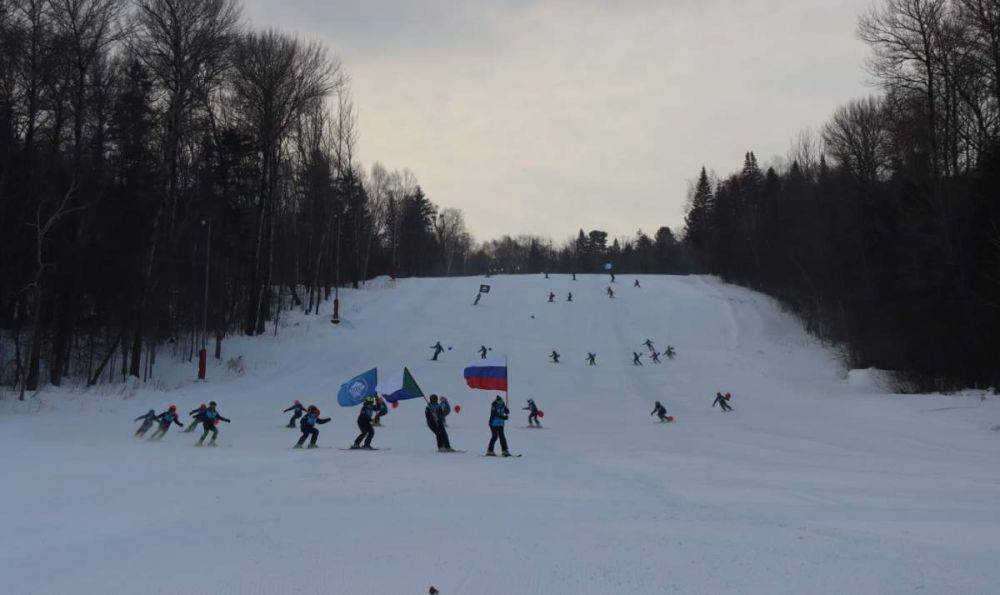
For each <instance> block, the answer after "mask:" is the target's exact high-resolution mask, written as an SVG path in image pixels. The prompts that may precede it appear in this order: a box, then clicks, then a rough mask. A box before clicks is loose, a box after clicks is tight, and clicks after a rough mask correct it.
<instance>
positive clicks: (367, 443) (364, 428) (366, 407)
mask: <svg viewBox="0 0 1000 595" xmlns="http://www.w3.org/2000/svg"><path fill="white" fill-rule="evenodd" d="M373 415H375V397H365V400H364V403H362V404H361V412H360V413H358V429H360V430H361V433H360V434H358V437H357V438H355V439H354V446H352V447H351V448H352V449H358V448H364V449H366V450H372V438H374V437H375V428H374V427H372V416H373ZM362 441H364V445H363V446H362V444H361V442H362Z"/></svg>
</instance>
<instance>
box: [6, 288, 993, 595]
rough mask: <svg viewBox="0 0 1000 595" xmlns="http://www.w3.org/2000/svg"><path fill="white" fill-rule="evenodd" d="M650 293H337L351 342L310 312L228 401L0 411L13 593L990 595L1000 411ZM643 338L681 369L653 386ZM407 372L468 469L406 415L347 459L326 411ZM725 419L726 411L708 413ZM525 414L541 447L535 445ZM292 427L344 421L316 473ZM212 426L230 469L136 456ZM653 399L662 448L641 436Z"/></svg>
mask: <svg viewBox="0 0 1000 595" xmlns="http://www.w3.org/2000/svg"><path fill="white" fill-rule="evenodd" d="M639 278H640V280H641V283H642V287H641V288H634V287H632V280H633V277H626V276H619V278H618V283H617V284H616V286H615V291H616V297H615V298H614V299H609V298H608V297H607V296H606V294H605V288H606V287H607V285H608V279H607V277H606V276H596V275H595V276H587V275H581V276H580V277H579V280H578V281H575V282H574V281H572V280H571V278H570V277H569V276H568V275H552V276H551V278H550V279H544V278H542V276H540V275H539V276H500V277H493V278H490V279H483V278H451V279H408V280H401V281H398V282H390V281H387V280H376V281H375V282H372V283H369V285H368V288H367V289H362V290H342V291H341V299H342V302H343V303H342V310H341V312H342V315H343V317H344V323H343V324H341V325H337V326H335V325H332V324H330V319H329V315H330V312H329V304H325V305H324V308H323V310H322V311H321V314H320V315H309V316H307V315H304V314H302V313H287V314H284V315H283V317H282V322H281V327H280V328H279V329H278V333H277V335H276V336H275V335H274V334H273V330H274V329H273V328H270V327H269V329H268V333H267V335H265V336H262V337H258V338H234V339H231V340H229V341H227V342H226V344H225V346H224V347H225V353H224V361H225V360H228V359H230V358H236V357H238V356H242V357H243V365H244V366H245V373H243V374H237V373H235V372H232V371H229V370H228V368H227V366H226V365H225V364H224V363H223V362H214V361H213V363H212V365H211V366H210V369H209V380H208V382H203V383H198V382H192V381H191V380H189V378H190V377H192V376H193V375H194V372H195V368H194V364H193V363H188V362H186V361H178V362H174V363H169V362H166V361H165V360H167V359H168V357H167V354H161V361H160V363H159V364H158V366H159V367H158V370H157V381H156V384H157V388H154V387H152V386H150V387H139V388H135V389H132V388H128V387H127V386H126V387H125V388H122V386H123V385H119V386H116V387H106V388H104V389H102V390H90V391H84V390H72V389H61V390H54V389H50V390H47V391H43V392H42V393H41V394H39V395H38V396H37V397H36V398H35V399H34V400H33V401H32V402H31V404H30V405H29V406H17V405H15V404H11V403H9V402H0V449H2V452H3V453H4V456H3V457H2V459H0V477H3V479H4V481H3V487H2V489H0V529H2V531H0V577H2V578H0V581H2V585H3V587H2V589H0V590H2V591H3V592H7V593H15V594H42V593H45V594H49V593H84V594H90V593H94V594H104V593H141V594H143V595H150V594H155V593H178V592H182V593H190V594H201V593H225V594H228V593H299V592H316V593H351V594H356V593H426V592H427V588H428V586H429V585H434V586H436V587H437V588H438V589H440V590H441V593H443V594H452V593H472V594H501V593H503V594H508V593H528V594H535V593H538V594H542V593H545V594H551V593H595V594H596V593H602V594H603V593H674V592H676V593H802V592H806V593H912V592H915V591H916V592H920V593H991V592H994V593H995V592H996V588H997V587H996V586H997V585H998V584H1000V566H998V565H997V564H996V559H997V557H998V555H1000V507H998V506H997V503H998V502H1000V465H997V463H996V455H997V451H998V448H1000V431H995V430H994V428H995V427H996V426H998V425H1000V401H998V400H997V399H996V398H994V397H989V398H986V399H985V400H982V401H981V400H980V397H979V395H978V394H976V395H973V394H963V395H952V396H941V395H909V396H902V395H887V394H879V392H878V391H877V390H874V389H871V388H866V387H863V386H862V387H858V386H852V385H851V384H849V383H848V382H847V381H846V380H845V376H846V371H845V370H844V369H843V368H842V367H841V366H840V365H839V364H838V361H837V358H836V357H835V354H834V353H833V352H832V351H831V350H829V349H827V348H825V347H824V346H822V345H820V344H818V343H817V342H816V341H814V340H813V339H811V338H810V337H808V336H807V335H806V334H805V332H804V331H803V330H802V328H801V326H800V325H799V324H798V323H797V322H796V321H795V320H794V319H793V318H791V317H790V316H788V315H787V314H785V313H783V312H782V311H781V310H780V308H778V307H777V305H776V304H775V303H774V302H773V301H772V300H770V299H769V298H767V297H765V296H762V295H760V294H757V293H754V292H752V291H749V290H746V289H743V288H739V287H734V286H730V285H726V284H724V283H721V282H720V281H718V280H716V279H714V278H704V277H693V276H692V277H669V276H643V277H639ZM481 283H487V284H489V285H491V291H490V293H488V294H486V295H484V297H483V299H482V301H481V303H480V304H479V305H478V306H472V301H473V299H474V297H475V295H476V292H477V291H478V288H479V285H480V284H481ZM550 291H551V292H554V293H555V294H556V296H557V300H556V301H555V302H554V303H548V302H547V296H548V294H549V292H550ZM570 291H572V292H573V302H571V303H570V302H567V301H566V296H567V293H568V292H570ZM646 339H651V340H652V341H654V342H655V345H656V348H657V349H658V350H660V351H662V350H663V349H665V348H666V347H667V346H668V345H672V346H673V347H674V348H675V349H676V350H677V357H676V358H675V359H674V360H667V359H666V358H665V357H664V358H663V363H662V364H660V365H657V364H655V363H652V362H651V361H650V359H649V357H648V350H647V349H646V348H645V347H644V346H643V345H642V343H643V342H644V341H645V340H646ZM436 341H441V343H442V345H444V346H445V348H446V351H445V352H444V353H443V354H442V355H441V357H440V361H437V362H432V361H430V356H431V353H432V352H431V349H430V348H429V346H431V345H433V344H434V343H435V342H436ZM480 345H487V346H488V347H491V348H492V350H493V351H492V352H491V356H492V357H504V356H507V357H508V358H509V362H510V379H511V387H510V388H511V391H510V407H511V413H512V415H511V420H510V422H509V423H508V426H507V436H508V439H509V440H510V443H511V449H512V451H514V452H516V453H523V455H524V456H523V458H519V459H501V458H496V459H490V458H483V457H482V456H480V455H481V454H482V453H483V451H484V450H485V447H486V443H487V441H488V439H489V430H488V428H487V418H488V411H489V403H490V401H491V400H492V398H493V397H494V393H490V392H486V391H471V390H469V389H467V388H466V387H465V384H464V381H463V377H462V370H463V368H464V367H465V365H467V364H468V363H469V362H471V361H474V360H475V359H477V358H478V354H477V353H476V350H477V349H479V347H480ZM448 348H450V350H448ZM553 349H554V350H556V351H558V352H559V353H560V354H561V355H562V361H561V363H559V364H553V363H551V362H550V360H549V359H548V355H549V353H550V352H551V351H552V350H553ZM588 351H593V352H596V353H597V354H598V360H597V361H598V365H597V366H587V365H586V354H587V352H588ZM634 351H635V352H640V353H643V354H644V357H643V364H644V365H643V366H641V367H640V366H633V365H632V352H634ZM404 365H405V366H407V367H409V369H410V370H411V371H412V373H413V375H414V377H415V378H416V379H417V381H418V382H419V383H420V385H421V387H422V388H423V390H424V391H425V392H426V393H428V394H430V393H437V394H444V395H446V396H448V397H449V398H450V400H451V402H452V405H453V406H454V405H461V406H462V410H461V412H460V413H453V414H452V415H451V416H450V417H449V420H448V425H449V428H448V429H449V433H450V435H451V442H452V444H453V445H454V446H455V447H456V448H461V449H468V451H469V452H468V453H464V454H448V455H442V454H438V453H437V452H436V449H435V443H434V437H433V435H432V434H431V432H430V431H429V430H428V429H427V427H426V425H425V424H424V418H423V402H422V401H408V402H403V403H402V404H401V405H400V407H399V408H398V409H393V410H391V412H390V414H389V415H388V417H386V418H385V419H384V422H383V424H384V425H383V427H381V428H377V429H376V435H375V440H374V444H375V446H379V447H382V448H384V449H387V450H381V451H378V452H351V451H342V450H338V447H339V448H343V447H346V446H348V445H349V444H350V443H351V441H352V440H353V439H354V437H355V435H356V434H357V431H358V430H357V426H356V425H355V417H356V416H357V410H356V409H345V408H341V407H339V406H337V402H336V393H337V389H338V387H339V386H340V384H341V383H342V382H345V381H347V380H348V379H350V378H351V377H352V376H354V375H356V374H359V373H361V372H363V371H365V370H367V369H369V368H372V367H378V369H379V373H380V375H381V376H382V377H388V376H389V375H392V374H394V373H396V372H398V371H399V370H400V369H401V368H402V367H403V366H404ZM717 391H722V392H727V391H728V392H731V393H733V400H732V402H731V403H732V406H733V408H734V411H732V412H731V413H722V412H721V411H720V410H719V409H718V408H712V407H711V404H712V400H713V398H714V396H715V393H716V392H717ZM528 398H534V399H535V400H536V401H537V402H538V404H539V406H540V408H541V409H542V410H543V411H544V412H545V417H544V419H543V420H542V421H543V424H544V425H545V428H544V429H541V430H538V429H527V428H525V427H524V426H525V425H526V418H527V412H524V411H521V407H523V406H524V405H525V401H526V400H527V399H528ZM293 399H300V400H302V401H303V403H306V404H310V403H315V404H316V405H318V406H319V407H320V408H321V409H322V412H323V415H324V416H326V415H329V416H331V417H332V418H333V421H332V422H331V423H329V424H326V425H324V426H320V427H319V429H320V439H319V443H320V445H321V446H324V447H327V448H320V449H317V450H312V451H309V450H302V451H296V450H292V449H291V446H292V445H293V444H294V442H295V440H297V438H298V436H299V432H298V431H297V430H291V429H287V428H284V427H282V426H283V425H284V424H285V423H286V422H287V420H288V417H289V414H284V413H282V409H284V408H285V407H287V406H288V405H290V404H291V402H292V400H293ZM209 400H215V401H217V402H218V403H219V410H220V411H221V412H222V414H223V415H225V416H227V417H230V418H231V419H232V420H233V422H232V424H222V425H220V426H219V429H220V436H219V440H218V441H219V443H220V445H221V446H220V447H218V448H193V444H194V442H195V440H196V439H197V436H198V435H200V431H199V433H198V434H197V435H196V434H184V433H181V432H179V431H178V430H179V428H173V429H171V430H170V432H169V433H168V434H167V436H166V437H165V438H164V439H163V441H161V442H156V443H151V442H148V441H142V440H136V439H134V438H132V436H131V434H132V432H133V431H134V429H135V428H136V427H137V425H138V424H137V423H133V422H132V419H133V418H135V417H136V416H138V415H140V414H142V413H144V412H145V411H146V410H148V409H150V408H155V409H156V410H157V412H159V411H162V410H163V409H164V408H165V407H166V406H167V405H168V404H170V403H176V404H177V405H178V410H179V411H180V412H181V413H182V420H183V421H185V422H186V421H187V419H188V418H187V415H186V414H187V411H188V410H190V409H193V408H195V407H196V406H197V405H198V404H199V403H202V402H208V401H209ZM656 400H659V401H661V402H663V404H664V405H665V406H666V407H667V410H668V412H669V414H670V415H674V416H676V418H677V421H676V422H675V423H671V424H660V423H658V422H655V421H654V419H655V418H654V417H651V416H650V415H649V413H650V411H651V410H652V408H653V402H654V401H656Z"/></svg>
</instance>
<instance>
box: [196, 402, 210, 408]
mask: <svg viewBox="0 0 1000 595" xmlns="http://www.w3.org/2000/svg"><path fill="white" fill-rule="evenodd" d="M198 409H208V405H206V404H204V403H202V404H201V405H198Z"/></svg>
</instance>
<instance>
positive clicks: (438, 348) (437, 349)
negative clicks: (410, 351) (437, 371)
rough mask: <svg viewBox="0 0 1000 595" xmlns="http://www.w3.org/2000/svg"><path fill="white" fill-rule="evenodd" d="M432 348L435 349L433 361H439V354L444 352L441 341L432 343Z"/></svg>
mask: <svg viewBox="0 0 1000 595" xmlns="http://www.w3.org/2000/svg"><path fill="white" fill-rule="evenodd" d="M431 349H433V350H434V356H433V357H431V361H432V362H436V361H438V356H439V355H441V354H442V353H444V347H442V346H441V341H438V342H437V343H435V344H433V345H431Z"/></svg>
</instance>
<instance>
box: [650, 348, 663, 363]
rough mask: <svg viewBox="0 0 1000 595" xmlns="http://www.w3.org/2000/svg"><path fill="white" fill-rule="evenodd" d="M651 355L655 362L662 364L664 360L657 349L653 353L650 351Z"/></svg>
mask: <svg viewBox="0 0 1000 595" xmlns="http://www.w3.org/2000/svg"><path fill="white" fill-rule="evenodd" d="M649 357H650V358H652V360H653V363H654V364H662V363H663V362H661V361H660V354H659V353H656V352H655V351H654V352H652V353H650V354H649Z"/></svg>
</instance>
